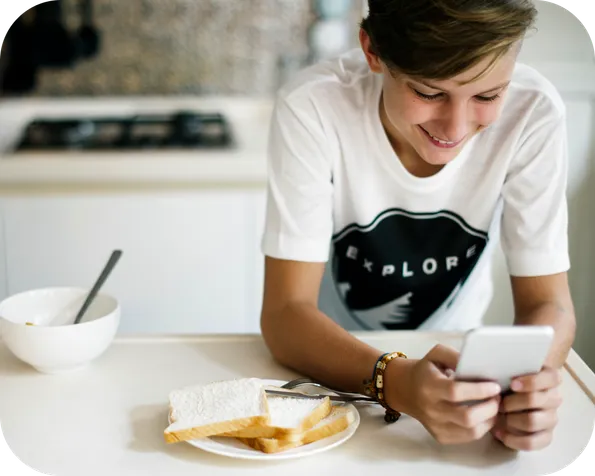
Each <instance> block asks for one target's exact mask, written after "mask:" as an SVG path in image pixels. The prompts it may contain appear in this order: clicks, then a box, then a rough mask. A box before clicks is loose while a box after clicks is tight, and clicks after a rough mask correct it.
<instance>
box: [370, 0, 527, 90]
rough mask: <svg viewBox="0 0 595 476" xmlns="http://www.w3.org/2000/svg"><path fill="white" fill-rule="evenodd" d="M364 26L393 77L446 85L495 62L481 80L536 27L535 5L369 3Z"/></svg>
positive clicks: (512, 0)
mask: <svg viewBox="0 0 595 476" xmlns="http://www.w3.org/2000/svg"><path fill="white" fill-rule="evenodd" d="M368 5H369V14H368V16H367V17H366V18H365V19H364V20H363V21H362V22H361V28H362V29H363V30H364V31H365V32H366V33H367V34H368V36H369V37H370V41H371V47H372V51H373V52H374V53H375V54H376V55H378V57H379V58H380V60H382V61H383V62H384V63H385V64H386V66H387V67H388V68H389V69H390V70H391V71H395V72H401V73H404V74H406V75H408V76H412V77H417V78H426V79H436V80H442V79H448V78H451V77H453V76H456V75H457V74H460V73H462V72H464V71H467V70H468V69H469V68H471V67H473V66H475V65H476V64H478V63H479V62H481V61H482V60H484V59H485V58H488V57H491V58H492V61H491V62H490V65H489V66H488V68H487V69H486V70H485V71H483V72H481V73H480V74H479V75H478V76H477V77H476V78H472V81H473V80H475V79H477V78H478V77H479V76H481V75H483V74H484V73H485V72H486V71H487V70H489V69H490V67H491V66H492V65H493V64H495V62H496V61H497V60H498V59H499V58H500V57H502V56H503V55H504V54H506V52H508V51H509V50H510V48H511V47H512V46H513V45H514V44H516V43H517V42H518V41H519V40H521V41H522V39H523V37H524V35H525V33H526V32H527V30H529V28H531V27H532V26H533V23H534V21H535V18H536V15H537V10H536V9H535V6H534V4H533V1H532V0H368Z"/></svg>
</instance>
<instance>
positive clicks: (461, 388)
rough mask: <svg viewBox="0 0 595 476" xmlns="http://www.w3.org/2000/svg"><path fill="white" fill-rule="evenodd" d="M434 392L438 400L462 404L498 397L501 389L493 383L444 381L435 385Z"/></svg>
mask: <svg viewBox="0 0 595 476" xmlns="http://www.w3.org/2000/svg"><path fill="white" fill-rule="evenodd" d="M436 391H437V392H438V397H439V399H440V400H443V401H447V402H450V403H464V402H472V401H478V400H480V401H481V400H487V399H490V398H494V397H496V396H499V395H500V392H501V388H500V385H498V384H497V383H495V382H459V381H456V380H446V379H445V380H443V381H440V382H439V383H438V384H437V385H436Z"/></svg>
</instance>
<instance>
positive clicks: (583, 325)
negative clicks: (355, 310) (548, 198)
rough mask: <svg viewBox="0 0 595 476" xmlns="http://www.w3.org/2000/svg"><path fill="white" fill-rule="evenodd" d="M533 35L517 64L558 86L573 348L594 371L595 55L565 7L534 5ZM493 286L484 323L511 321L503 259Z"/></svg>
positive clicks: (510, 304) (496, 268)
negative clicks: (564, 140) (565, 157)
mask: <svg viewBox="0 0 595 476" xmlns="http://www.w3.org/2000/svg"><path fill="white" fill-rule="evenodd" d="M537 7H538V10H539V12H540V14H539V17H538V22H537V25H536V26H537V30H538V31H537V33H534V34H531V35H530V36H529V37H528V38H527V40H526V42H525V44H524V48H523V51H522V53H521V56H520V60H521V61H523V62H525V63H528V64H531V65H532V66H534V67H535V68H537V69H538V70H540V71H541V72H542V73H543V74H544V75H546V76H547V77H548V78H549V79H551V80H552V81H553V82H554V84H555V85H556V86H557V87H558V90H559V91H560V93H561V94H562V97H563V99H564V101H565V103H566V106H567V111H568V136H569V154H570V170H569V184H568V201H569V221H570V223H569V240H570V257H571V263H572V269H571V271H570V286H571V291H572V294H573V298H574V302H575V307H576V313H577V320H578V332H577V338H576V342H575V346H574V348H575V350H576V351H577V352H578V353H579V354H580V356H581V357H582V358H583V359H584V360H585V361H586V362H587V364H588V365H589V366H590V367H591V368H593V369H595V347H593V346H592V345H591V344H592V342H593V341H594V340H595V318H593V317H591V313H592V309H593V306H592V304H594V303H595V293H594V292H593V290H594V286H593V284H594V283H595V248H594V246H595V207H594V205H595V168H594V161H595V54H594V47H593V43H592V40H591V39H590V37H589V35H588V33H587V31H586V30H585V28H584V26H583V25H582V23H581V22H580V21H579V20H578V19H577V18H576V17H575V16H574V15H572V14H571V13H569V12H568V11H567V10H565V9H564V8H562V7H560V6H558V5H556V4H552V3H549V2H544V1H538V2H537ZM494 275H495V280H496V283H497V288H496V292H495V296H494V300H493V302H492V305H491V307H490V309H489V311H488V314H487V316H486V323H487V324H501V323H509V322H511V321H512V302H511V298H512V297H511V292H510V284H509V280H508V277H507V273H506V266H505V264H504V259H503V256H502V254H501V252H500V253H498V254H497V256H496V262H495V269H494Z"/></svg>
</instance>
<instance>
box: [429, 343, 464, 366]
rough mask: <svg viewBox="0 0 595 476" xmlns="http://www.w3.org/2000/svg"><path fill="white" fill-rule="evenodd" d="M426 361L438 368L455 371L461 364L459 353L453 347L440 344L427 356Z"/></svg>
mask: <svg viewBox="0 0 595 476" xmlns="http://www.w3.org/2000/svg"><path fill="white" fill-rule="evenodd" d="M425 359H426V360H429V361H430V362H433V363H434V364H436V365H437V366H438V367H443V368H447V369H451V370H454V369H456V368H457V364H458V363H459V353H458V352H457V351H456V350H455V349H453V348H452V347H448V346H445V345H442V344H438V345H436V346H434V347H433V348H432V350H430V352H428V353H427V354H426V356H425Z"/></svg>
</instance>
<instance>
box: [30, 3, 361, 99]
mask: <svg viewBox="0 0 595 476" xmlns="http://www.w3.org/2000/svg"><path fill="white" fill-rule="evenodd" d="M77 4H78V2H77V0H64V7H63V9H64V10H63V14H64V18H65V21H66V25H67V26H68V27H69V28H70V29H72V30H75V29H76V28H77V27H78V24H79V14H78V10H77ZM358 4H359V2H357V1H356V2H354V16H353V22H352V23H353V24H354V32H355V31H356V28H355V27H356V26H357V22H358V20H359V18H358V14H361V6H360V7H357V5H358ZM93 5H94V16H95V22H96V24H97V27H98V28H99V30H100V31H101V35H102V42H103V44H102V49H101V51H100V53H99V56H97V57H96V58H93V59H91V60H88V61H82V62H80V63H78V64H77V65H76V66H75V67H73V68H72V69H63V70H47V69H44V70H43V71H42V72H41V73H40V75H39V78H38V87H37V88H36V90H35V92H34V94H35V95H42V96H65V95H124V94H143V95H144V94H156V95H165V94H250V95H261V94H270V93H272V92H273V91H274V90H275V89H276V88H277V87H278V85H279V81H282V80H283V78H284V74H286V72H285V73H284V70H283V68H280V64H285V65H289V67H290V68H291V67H293V68H295V67H296V66H300V63H299V61H300V60H301V59H302V58H304V59H305V58H306V57H307V53H308V44H307V34H308V28H309V26H310V25H311V23H312V21H314V19H315V17H314V14H313V12H312V4H311V1H310V0H95V1H94V4H93ZM355 39H356V36H355V34H354V40H355ZM285 71H286V70H285Z"/></svg>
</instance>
